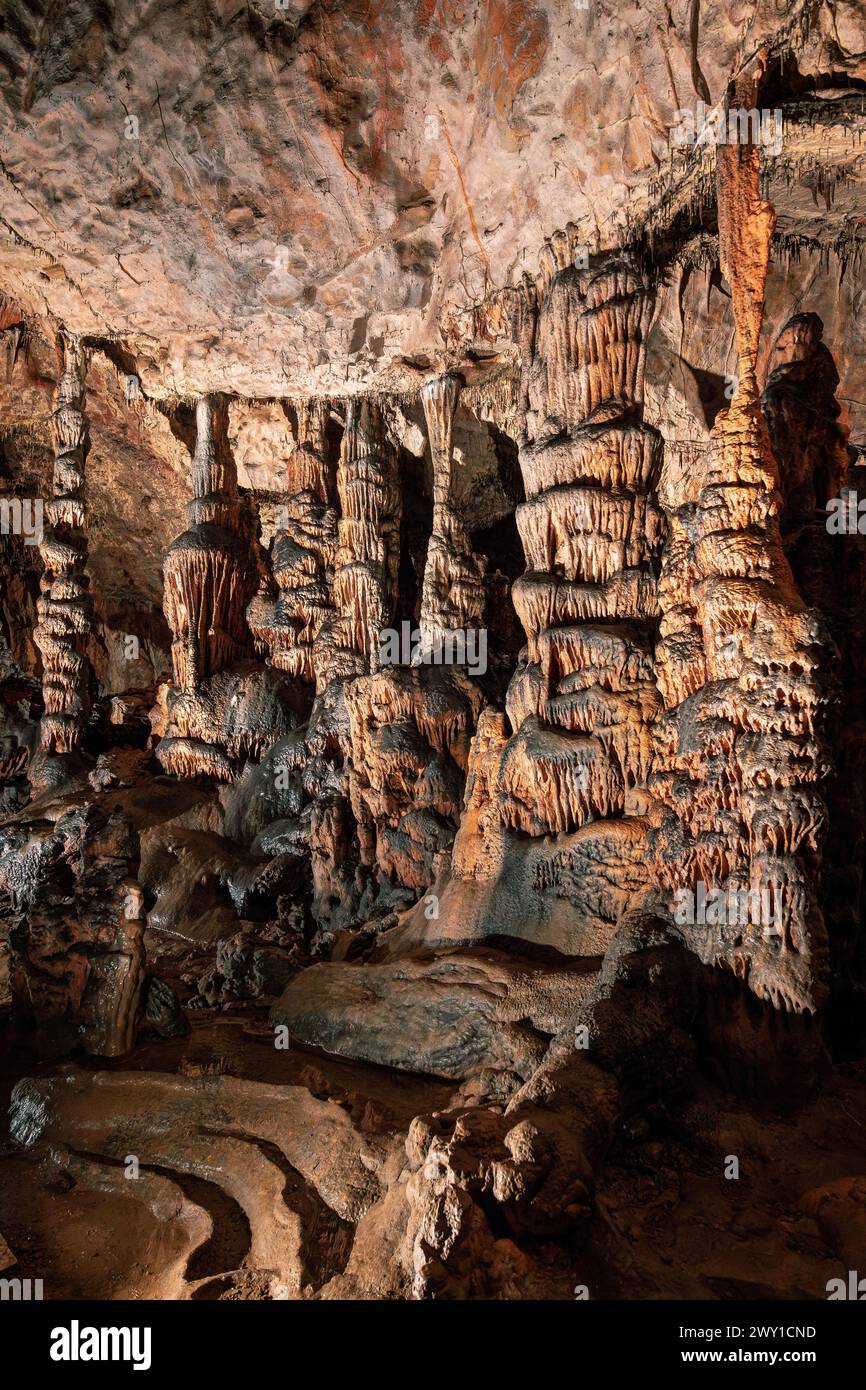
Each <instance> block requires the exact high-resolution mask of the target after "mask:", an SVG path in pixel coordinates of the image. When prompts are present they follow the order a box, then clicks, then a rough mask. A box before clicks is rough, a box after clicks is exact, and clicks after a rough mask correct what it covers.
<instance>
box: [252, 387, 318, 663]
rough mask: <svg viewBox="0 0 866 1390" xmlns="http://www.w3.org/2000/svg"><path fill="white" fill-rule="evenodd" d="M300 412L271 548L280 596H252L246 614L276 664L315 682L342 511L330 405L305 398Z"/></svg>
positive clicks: (254, 632) (299, 409)
mask: <svg viewBox="0 0 866 1390" xmlns="http://www.w3.org/2000/svg"><path fill="white" fill-rule="evenodd" d="M297 411H298V445H297V448H296V449H295V451H294V452H293V454H292V455H291V457H290V459H289V461H288V464H287V469H286V472H287V477H286V494H287V496H286V502H285V505H284V506H283V507H282V508H281V524H280V525H279V526H278V530H277V535H276V538H275V541H274V547H273V573H274V580H275V581H276V585H277V591H278V592H277V598H276V600H274V599H272V598H270V597H265V598H262V597H257V598H256V599H254V600H253V602H252V603H251V604H250V607H249V610H248V618H249V624H250V628H251V630H252V632H253V635H254V636H255V637H256V638H257V639H258V640H259V641H260V642H261V643H263V644H264V646H265V647H266V648H267V649H268V650H269V652H270V658H271V662H272V663H273V665H274V666H276V667H277V668H278V669H279V670H281V671H286V672H288V673H289V674H290V675H292V676H298V677H300V678H301V679H302V680H305V681H313V680H315V679H316V666H317V660H318V648H317V645H316V639H317V637H318V635H319V632H320V631H321V629H322V627H323V626H324V624H325V623H327V622H329V621H331V620H332V619H333V617H334V604H333V580H334V560H335V557H336V549H337V513H336V511H335V509H334V507H333V505H332V502H333V476H332V469H331V467H330V465H329V462H328V458H327V443H326V429H327V424H328V415H329V407H328V403H327V401H324V400H317V399H312V400H308V401H302V402H301V403H300V404H299V405H298V408H297ZM319 664H321V663H319Z"/></svg>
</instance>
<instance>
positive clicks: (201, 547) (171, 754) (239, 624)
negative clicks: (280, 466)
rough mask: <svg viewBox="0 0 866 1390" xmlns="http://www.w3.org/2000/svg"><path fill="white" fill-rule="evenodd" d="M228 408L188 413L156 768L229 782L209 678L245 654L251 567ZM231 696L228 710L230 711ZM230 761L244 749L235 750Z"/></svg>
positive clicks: (171, 558) (201, 404) (214, 401)
mask: <svg viewBox="0 0 866 1390" xmlns="http://www.w3.org/2000/svg"><path fill="white" fill-rule="evenodd" d="M227 426H228V407H227V402H226V401H224V400H222V399H219V398H216V397H204V398H202V399H201V400H199V401H198V403H197V405H196V443H195V450H194V452H193V457H192V470H191V471H192V492H193V496H192V500H191V501H190V502H189V504H188V506H187V515H188V518H189V522H190V526H189V530H187V531H185V532H184V533H183V535H181V536H179V537H178V538H177V540H175V541H173V542H172V544H171V545H170V546H169V549H168V552H167V553H166V557H165V564H164V576H165V590H164V600H163V602H164V608H165V615H166V618H167V620H168V623H169V626H170V628H171V630H172V633H173V634H174V642H173V644H172V649H171V655H172V663H173V666H174V681H175V690H174V692H173V693H172V695H171V697H170V700H169V723H168V728H167V731H166V735H165V738H164V739H163V741H162V743H161V744H160V747H159V757H160V760H161V762H162V763H163V766H164V767H165V768H166V769H167V770H168V771H171V772H175V773H176V774H177V775H178V776H181V777H189V776H195V775H197V774H200V773H206V774H208V775H210V776H214V777H218V778H221V779H222V780H230V779H231V777H232V776H233V767H232V762H231V758H230V756H229V755H228V753H227V751H226V747H225V744H226V738H225V736H224V732H223V730H224V725H226V722H227V720H228V719H229V711H228V710H227V709H226V710H223V709H222V708H221V706H220V702H219V700H218V699H217V700H214V699H213V698H212V697H213V693H214V692H213V691H212V690H211V689H210V682H211V678H212V677H215V676H217V675H218V674H219V673H220V672H221V671H224V670H225V669H226V668H228V667H230V666H232V665H233V664H234V663H236V662H238V661H239V660H241V659H242V658H243V657H244V656H245V654H246V652H247V644H248V632H247V626H246V617H245V614H246V607H247V604H248V602H249V600H250V598H251V597H252V594H253V592H254V590H255V588H256V584H257V580H258V568H257V565H256V562H255V555H254V552H253V548H252V543H251V537H250V536H249V535H248V534H246V532H245V528H244V527H243V525H242V521H241V513H240V500H239V497H238V490H237V473H236V469H235V464H234V459H233V458H232V455H231V450H230V448H229V443H228V438H227ZM237 699H238V696H237V692H235V694H234V704H235V705H237ZM234 751H235V756H238V755H241V756H242V755H243V752H244V749H243V748H241V747H240V746H238V747H236V748H235V750H234Z"/></svg>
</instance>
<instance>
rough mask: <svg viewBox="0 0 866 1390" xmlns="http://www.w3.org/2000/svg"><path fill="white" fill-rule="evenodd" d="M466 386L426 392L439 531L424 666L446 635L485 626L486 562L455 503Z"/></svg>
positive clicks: (443, 381)
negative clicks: (456, 451)
mask: <svg viewBox="0 0 866 1390" xmlns="http://www.w3.org/2000/svg"><path fill="white" fill-rule="evenodd" d="M460 385H461V383H460V381H459V379H458V378H457V377H456V376H454V375H453V374H449V375H446V376H442V377H437V378H436V379H435V380H433V381H429V382H428V383H427V385H426V386H425V387H424V388H423V389H422V391H421V400H422V402H423V405H424V415H425V418H426V421H427V432H428V435H429V438H430V453H431V457H432V459H433V530H432V534H431V536H430V542H429V545H428V547H427V563H426V566H425V569H424V586H423V589H422V594H421V651H420V652H419V660H420V659H423V657H424V655H425V654H428V653H430V652H432V651H435V650H436V649H437V648H439V647H441V645H442V643H443V641H444V640H445V634H446V633H448V632H454V631H456V630H459V629H466V628H478V627H480V626H481V625H482V624H483V621H484V582H483V574H484V560H483V557H482V556H479V555H474V554H473V553H472V547H471V544H470V541H469V536H468V535H467V533H466V529H465V527H464V525H463V522H462V520H461V518H460V516H459V515H458V513H457V511H456V509H455V507H454V504H453V497H452V471H453V462H454V461H453V450H452V429H453V424H454V414H455V411H456V409H457V403H458V400H459V398H460Z"/></svg>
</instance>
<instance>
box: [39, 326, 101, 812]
mask: <svg viewBox="0 0 866 1390" xmlns="http://www.w3.org/2000/svg"><path fill="white" fill-rule="evenodd" d="M62 353H63V370H62V372H61V375H60V380H59V381H58V384H57V393H56V396H55V402H54V414H53V415H52V420H51V425H52V435H53V439H54V486H53V496H52V498H51V499H50V501H48V502H47V503H46V505H45V514H46V519H47V522H48V525H47V527H46V528H45V534H44V536H43V538H42V540H41V542H40V545H39V551H40V554H41V556H42V560H43V564H44V566H45V569H44V573H43V576H42V579H41V583H40V588H41V594H40V597H39V600H38V603H37V612H38V616H39V623H38V626H37V628H36V631H35V632H34V635H33V636H34V641H35V643H36V646H37V647H38V648H39V650H40V652H41V653H42V662H43V676H42V692H43V698H44V701H45V713H44V715H43V717H42V725H41V730H40V736H41V744H42V749H43V755H42V757H41V758H37V759H35V760H34V763H33V764H32V766H31V780H32V781H33V782H34V785H37V784H50V783H51V782H53V781H56V780H57V779H58V777H60V778H61V779H62V775H63V774H62V771H61V769H62V768H63V767H64V766H66V765H68V763H69V757H68V755H70V754H75V753H76V752H77V750H78V749H80V747H81V743H82V739H83V736H84V730H85V727H86V724H87V718H88V714H89V712H90V680H91V671H90V663H89V661H88V659H87V655H86V644H87V638H88V635H89V633H90V630H91V624H92V616H93V603H92V599H91V597H90V593H89V588H90V584H89V580H88V578H87V575H86V573H85V564H86V561H87V537H86V534H85V518H86V506H85V495H84V467H85V461H86V458H87V452H88V449H89V447H90V441H89V437H88V432H87V420H86V417H85V414H84V404H85V392H84V374H85V360H86V359H85V352H84V348H83V347H82V345H81V343H80V342H78V341H77V340H75V339H67V340H64V342H63V345H62Z"/></svg>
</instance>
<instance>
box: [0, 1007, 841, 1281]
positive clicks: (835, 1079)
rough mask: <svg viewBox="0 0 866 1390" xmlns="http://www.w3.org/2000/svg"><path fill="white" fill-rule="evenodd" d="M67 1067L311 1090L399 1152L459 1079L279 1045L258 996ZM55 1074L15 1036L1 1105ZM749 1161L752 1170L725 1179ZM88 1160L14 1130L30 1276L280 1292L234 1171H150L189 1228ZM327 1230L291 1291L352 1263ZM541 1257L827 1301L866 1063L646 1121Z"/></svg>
mask: <svg viewBox="0 0 866 1390" xmlns="http://www.w3.org/2000/svg"><path fill="white" fill-rule="evenodd" d="M71 1066H72V1069H73V1070H76V1069H77V1070H79V1071H81V1072H84V1071H99V1072H102V1073H116V1074H124V1075H129V1074H130V1073H134V1072H146V1073H148V1074H154V1073H163V1074H168V1075H174V1076H178V1077H186V1078H192V1079H195V1078H204V1077H212V1076H224V1077H237V1078H243V1079H244V1080H248V1081H249V1080H253V1081H256V1082H265V1083H268V1084H269V1085H272V1086H279V1087H302V1088H305V1090H306V1091H308V1092H309V1094H310V1095H311V1096H313V1097H316V1098H317V1099H318V1100H327V1101H328V1102H329V1103H333V1104H336V1105H337V1106H339V1107H340V1108H342V1109H343V1110H345V1111H346V1112H348V1113H349V1114H350V1115H351V1116H352V1118H353V1121H354V1122H355V1123H356V1124H357V1125H358V1127H359V1131H360V1132H363V1133H364V1134H367V1135H370V1136H375V1138H376V1139H377V1140H378V1139H379V1138H382V1139H383V1143H384V1148H382V1149H381V1150H380V1152H381V1153H385V1152H386V1151H388V1152H390V1153H391V1154H392V1155H393V1154H394V1152H395V1150H397V1149H399V1147H400V1143H401V1135H405V1133H406V1131H407V1130H408V1127H409V1124H410V1122H411V1120H412V1118H413V1117H414V1116H415V1115H418V1114H420V1113H430V1112H433V1111H437V1110H441V1109H447V1108H449V1107H450V1106H453V1105H454V1104H456V1103H459V1102H458V1101H457V1100H456V1099H455V1097H456V1092H457V1089H458V1088H457V1087H456V1085H455V1084H454V1083H449V1082H443V1081H441V1080H437V1079H434V1078H430V1077H424V1076H418V1075H413V1074H410V1073H406V1072H398V1071H393V1070H389V1069H387V1068H383V1067H376V1066H372V1065H368V1064H361V1063H355V1062H352V1061H348V1060H345V1059H342V1058H337V1057H333V1056H329V1055H326V1054H324V1053H321V1052H317V1051H316V1050H315V1049H310V1048H300V1047H297V1046H296V1045H295V1044H294V1043H293V1044H292V1046H291V1048H289V1049H287V1050H285V1051H281V1050H278V1049H275V1048H274V1046H273V1033H272V1029H271V1028H270V1027H269V1025H268V1024H267V1021H266V1018H265V1014H264V1011H263V1010H256V1009H251V1010H246V1011H241V1010H233V1009H229V1010H226V1011H225V1012H224V1013H222V1014H220V1015H218V1016H214V1015H213V1014H212V1013H202V1014H201V1015H200V1016H197V1017H195V1018H194V1020H193V1026H192V1031H191V1032H190V1033H189V1034H188V1035H187V1036H186V1037H181V1038H176V1039H166V1040H160V1039H149V1040H145V1041H143V1042H142V1043H141V1044H140V1045H139V1046H138V1047H137V1048H136V1049H135V1051H134V1052H133V1053H132V1054H131V1055H130V1056H129V1057H127V1058H125V1059H124V1060H123V1062H122V1063H120V1062H118V1063H113V1062H107V1063H106V1062H103V1061H95V1060H94V1059H84V1058H82V1059H80V1060H78V1061H76V1062H75V1063H73V1064H71ZM57 1071H58V1069H57V1068H56V1067H54V1066H53V1065H51V1064H46V1063H44V1062H43V1063H40V1062H39V1061H38V1060H37V1059H35V1058H34V1057H33V1056H28V1055H27V1054H26V1053H24V1052H23V1051H20V1050H19V1051H18V1052H16V1051H14V1050H13V1049H8V1050H7V1054H6V1063H5V1070H4V1073H3V1075H2V1091H3V1095H2V1099H3V1102H4V1109H5V1108H6V1107H7V1106H8V1101H9V1095H10V1093H11V1089H12V1086H13V1085H14V1083H15V1081H16V1080H17V1079H19V1078H20V1077H22V1076H31V1077H34V1076H35V1077H45V1076H46V1075H50V1074H54V1073H56V1072H57ZM60 1071H61V1073H66V1074H68V1073H69V1071H70V1064H68V1063H67V1064H64V1065H63V1067H62V1068H60ZM241 1128H242V1127H241ZM193 1129H195V1124H194V1123H193V1122H192V1121H191V1130H193ZM235 1137H236V1138H238V1139H239V1140H243V1139H244V1137H245V1136H244V1134H243V1133H242V1132H239V1133H238V1134H237V1135H236V1136H235ZM246 1137H247V1138H249V1137H250V1136H246ZM385 1140H387V1143H385ZM389 1144H390V1149H388V1145H389ZM733 1158H736V1159H737V1160H738V1163H739V1176H738V1177H736V1178H733V1177H726V1176H725V1172H726V1169H727V1171H731V1169H732V1163H731V1160H732V1159H733ZM75 1159H76V1162H74V1163H73V1164H72V1165H70V1163H69V1161H68V1155H64V1154H58V1152H57V1150H56V1149H54V1148H52V1147H51V1146H50V1145H39V1146H37V1147H36V1148H35V1149H28V1150H24V1149H21V1148H20V1147H19V1146H17V1145H16V1144H15V1143H14V1142H12V1140H11V1139H10V1138H9V1137H8V1132H7V1134H6V1135H5V1136H4V1139H3V1142H2V1148H0V1231H2V1232H3V1234H4V1237H5V1239H6V1241H7V1242H8V1244H9V1246H10V1247H11V1249H12V1250H13V1251H14V1253H15V1254H16V1255H17V1257H18V1265H17V1267H16V1268H15V1270H14V1273H15V1274H18V1275H20V1276H22V1277H31V1278H41V1279H42V1280H43V1286H44V1296H45V1297H46V1298H50V1299H74V1300H82V1299H90V1298H94V1299H105V1298H109V1299H123V1298H177V1297H181V1298H189V1297H193V1298H231V1299H238V1298H242V1299H262V1298H272V1297H273V1296H274V1294H273V1291H272V1288H271V1287H270V1285H269V1281H268V1279H267V1278H266V1277H265V1276H264V1274H263V1272H262V1271H261V1270H260V1269H258V1268H257V1267H256V1261H255V1259H254V1257H253V1254H252V1251H251V1238H250V1225H249V1222H248V1221H247V1219H246V1217H245V1215H244V1212H243V1210H242V1209H241V1206H240V1205H239V1203H238V1201H237V1200H235V1198H233V1197H232V1196H231V1195H230V1193H229V1192H228V1191H226V1190H225V1188H224V1187H223V1186H220V1182H219V1181H218V1180H216V1179H218V1177H219V1174H218V1172H217V1173H213V1172H211V1173H210V1174H209V1176H208V1177H202V1176H201V1174H198V1175H196V1174H194V1173H192V1172H184V1173H183V1174H179V1173H178V1172H177V1171H176V1170H172V1169H171V1168H170V1167H168V1166H166V1167H163V1166H161V1165H158V1164H153V1165H150V1167H149V1171H150V1172H151V1173H152V1174H154V1175H161V1176H162V1177H165V1178H170V1179H172V1180H173V1181H174V1182H175V1183H179V1184H180V1187H181V1189H182V1191H183V1195H184V1198H185V1199H186V1202H187V1204H188V1208H189V1210H192V1211H194V1212H197V1213H198V1214H199V1215H201V1214H202V1213H204V1220H203V1224H202V1227H201V1229H200V1230H198V1233H197V1234H196V1233H195V1232H193V1234H192V1235H190V1232H189V1230H187V1229H186V1228H184V1231H183V1233H180V1232H179V1229H176V1228H177V1227H178V1224H180V1225H183V1224H184V1223H183V1221H181V1217H180V1215H177V1216H176V1218H174V1219H173V1218H172V1217H171V1214H170V1213H169V1214H168V1216H167V1214H166V1211H164V1210H162V1209H161V1208H160V1206H159V1202H156V1203H154V1201H153V1200H152V1194H151V1195H150V1198H149V1201H148V1202H144V1201H142V1200H138V1194H137V1193H136V1195H135V1196H133V1195H132V1187H133V1185H132V1184H126V1185H124V1184H123V1183H122V1182H119V1181H118V1180H117V1168H118V1161H117V1160H116V1159H115V1160H109V1159H106V1158H105V1157H104V1156H102V1157H100V1155H98V1154H96V1153H94V1152H88V1153H82V1152H80V1151H79V1152H77V1153H76V1155H75ZM392 1161H393V1160H392ZM121 1176H122V1175H121ZM287 1192H288V1189H287ZM163 1200H164V1199H163ZM188 1224H189V1223H188V1221H187V1225H188ZM322 1239H323V1241H325V1242H326V1243H330V1245H329V1249H328V1251H327V1252H326V1255H323V1256H322V1261H321V1264H320V1267H319V1272H320V1282H318V1283H317V1280H316V1277H315V1276H313V1275H311V1276H310V1278H309V1281H308V1282H307V1283H305V1284H303V1285H302V1287H301V1288H300V1289H299V1291H298V1292H296V1293H292V1294H290V1295H289V1296H292V1297H307V1298H309V1297H315V1296H317V1295H318V1294H319V1291H320V1288H322V1287H324V1286H325V1285H326V1284H327V1281H328V1277H329V1275H332V1274H333V1273H334V1272H335V1271H338V1270H339V1269H340V1268H341V1267H344V1266H345V1263H346V1260H347V1258H348V1254H349V1248H350V1245H351V1229H350V1228H349V1227H346V1229H345V1230H342V1229H341V1231H339V1232H338V1233H337V1234H336V1235H334V1233H333V1232H331V1233H330V1234H328V1235H327V1239H326V1237H325V1236H324V1235H323V1236H322ZM533 1253H534V1255H535V1256H536V1258H537V1259H538V1260H539V1262H540V1264H541V1265H542V1266H543V1267H546V1268H548V1269H549V1271H550V1288H549V1296H550V1297H553V1298H569V1297H574V1296H575V1290H578V1289H581V1288H582V1287H585V1288H586V1290H587V1293H588V1296H589V1298H591V1299H612V1300H620V1299H638V1300H646V1299H650V1300H652V1299H660V1298H673V1299H711V1300H712V1299H737V1298H743V1299H755V1300H763V1299H796V1298H805V1299H823V1298H826V1296H827V1293H826V1288H827V1282H828V1280H830V1279H832V1278H836V1277H846V1276H847V1271H848V1269H849V1268H850V1269H857V1268H858V1267H862V1265H863V1262H864V1256H866V1063H851V1064H845V1065H843V1066H840V1067H837V1068H836V1069H835V1070H834V1072H833V1073H832V1074H831V1076H829V1077H828V1078H827V1080H826V1082H825V1084H824V1085H823V1086H822V1088H821V1089H820V1091H819V1092H818V1093H816V1095H815V1096H814V1098H813V1099H812V1100H811V1102H810V1103H808V1104H807V1105H805V1106H804V1107H802V1108H801V1109H800V1110H799V1111H797V1112H796V1113H789V1114H781V1113H777V1114H774V1113H772V1110H771V1108H768V1105H767V1101H766V1098H765V1097H764V1098H762V1099H761V1100H760V1101H759V1102H758V1101H756V1102H752V1101H749V1100H744V1099H736V1098H734V1097H732V1096H731V1095H730V1094H729V1093H727V1092H725V1091H722V1090H720V1089H718V1088H717V1087H716V1086H715V1085H714V1084H712V1083H711V1082H709V1081H706V1082H704V1083H702V1084H701V1086H700V1088H699V1089H698V1091H697V1092H696V1093H694V1094H693V1095H692V1097H691V1099H690V1100H689V1101H688V1102H687V1103H686V1104H685V1105H684V1107H683V1108H682V1109H680V1110H678V1111H677V1112H676V1113H673V1112H670V1113H669V1112H665V1111H661V1110H659V1111H656V1112H655V1113H652V1114H648V1115H640V1116H638V1117H633V1118H632V1119H631V1120H630V1121H629V1122H628V1123H627V1125H626V1126H624V1127H623V1128H621V1130H620V1132H619V1135H618V1137H617V1140H616V1142H615V1144H614V1146H613V1148H612V1150H611V1151H610V1153H609V1155H608V1157H607V1160H606V1162H605V1163H604V1165H603V1166H602V1169H601V1172H600V1174H599V1178H598V1183H597V1189H596V1199H595V1211H594V1215H593V1217H592V1219H591V1221H590V1223H589V1225H588V1226H587V1227H585V1228H584V1229H583V1230H582V1231H581V1232H580V1233H579V1234H578V1235H577V1236H574V1237H571V1238H569V1239H568V1240H566V1241H563V1242H562V1243H561V1244H554V1243H552V1242H551V1243H549V1244H544V1243H542V1244H541V1245H535V1246H534V1247H533ZM858 1257H859V1265H858ZM315 1263H316V1262H315V1259H311V1260H310V1261H308V1265H309V1269H310V1270H312V1268H313V1266H314V1265H315ZM325 1296H330V1295H328V1294H327V1293H326V1294H325Z"/></svg>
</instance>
